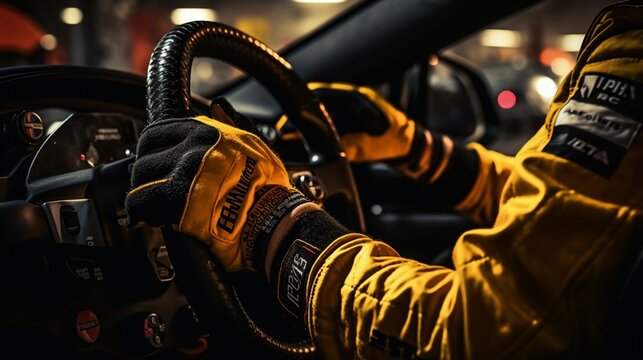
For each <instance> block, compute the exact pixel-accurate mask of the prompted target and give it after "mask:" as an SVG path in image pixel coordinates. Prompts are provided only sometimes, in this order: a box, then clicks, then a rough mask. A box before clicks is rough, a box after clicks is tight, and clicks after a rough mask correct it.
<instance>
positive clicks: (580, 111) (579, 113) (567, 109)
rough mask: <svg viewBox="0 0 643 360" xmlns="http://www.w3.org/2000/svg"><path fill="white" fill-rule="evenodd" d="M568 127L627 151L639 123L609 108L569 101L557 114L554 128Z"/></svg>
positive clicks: (636, 132) (638, 127) (639, 126)
mask: <svg viewBox="0 0 643 360" xmlns="http://www.w3.org/2000/svg"><path fill="white" fill-rule="evenodd" d="M559 125H568V126H573V127H575V128H578V129H581V130H584V131H587V132H589V133H592V134H594V135H596V136H599V137H601V138H603V139H605V140H607V141H610V142H612V143H614V144H616V145H619V146H621V147H623V148H626V149H629V148H630V146H631V145H632V141H634V138H635V137H636V134H638V132H639V130H640V128H641V123H639V122H638V121H636V120H634V119H631V118H629V117H627V116H625V115H623V114H620V113H618V112H616V111H614V110H612V109H610V108H607V107H604V106H600V105H595V104H589V103H583V102H579V101H576V100H570V101H569V102H568V103H567V104H565V106H564V107H563V108H562V109H561V110H560V112H559V113H558V117H557V118H556V123H555V125H554V126H559Z"/></svg>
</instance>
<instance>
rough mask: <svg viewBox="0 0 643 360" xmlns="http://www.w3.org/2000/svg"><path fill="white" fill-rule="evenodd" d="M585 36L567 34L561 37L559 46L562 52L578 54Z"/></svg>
mask: <svg viewBox="0 0 643 360" xmlns="http://www.w3.org/2000/svg"><path fill="white" fill-rule="evenodd" d="M584 38H585V35H583V34H566V35H561V36H560V38H559V40H558V46H559V47H560V49H561V50H564V51H569V52H578V50H580V46H581V44H582V43H583V39H584Z"/></svg>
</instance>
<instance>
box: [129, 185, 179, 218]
mask: <svg viewBox="0 0 643 360" xmlns="http://www.w3.org/2000/svg"><path fill="white" fill-rule="evenodd" d="M182 187H185V184H181V183H180V182H176V181H174V180H172V181H169V180H168V181H166V182H162V183H157V184H156V185H151V186H147V187H143V188H138V189H134V190H132V191H131V192H130V193H129V194H127V197H126V198H125V213H126V214H127V224H128V225H129V226H134V225H136V224H138V223H140V222H144V223H146V224H147V225H149V226H162V225H172V224H178V223H179V221H180V220H181V216H182V214H183V206H184V205H185V200H186V196H187V193H186V192H184V191H176V190H177V189H180V188H182ZM188 187H189V184H188Z"/></svg>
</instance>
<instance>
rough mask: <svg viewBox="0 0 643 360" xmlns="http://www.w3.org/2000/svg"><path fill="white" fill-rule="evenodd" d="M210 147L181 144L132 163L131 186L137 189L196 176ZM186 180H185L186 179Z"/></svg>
mask: <svg viewBox="0 0 643 360" xmlns="http://www.w3.org/2000/svg"><path fill="white" fill-rule="evenodd" d="M209 148H210V145H209V144H208V145H197V146H190V145H188V144H186V143H181V144H179V145H177V146H175V147H173V148H170V149H166V150H164V151H159V152H155V153H153V154H148V155H146V156H145V157H143V158H141V159H139V160H138V161H136V162H135V163H134V167H133V168H132V174H131V181H132V186H134V187H137V186H141V185H143V184H147V183H150V182H153V181H157V180H160V179H166V178H183V177H185V176H186V175H187V174H190V175H193V174H196V172H197V170H198V168H199V166H200V164H201V160H202V158H203V156H204V154H205V153H206V152H207V150H208V149H209ZM186 180H187V179H186Z"/></svg>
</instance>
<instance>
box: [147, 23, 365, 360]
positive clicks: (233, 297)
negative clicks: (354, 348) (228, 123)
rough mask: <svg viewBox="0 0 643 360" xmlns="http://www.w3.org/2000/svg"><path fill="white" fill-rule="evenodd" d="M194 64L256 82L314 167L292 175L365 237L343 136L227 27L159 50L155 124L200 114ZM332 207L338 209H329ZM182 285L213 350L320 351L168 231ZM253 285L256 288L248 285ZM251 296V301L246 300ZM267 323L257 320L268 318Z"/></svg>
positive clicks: (197, 26)
mask: <svg viewBox="0 0 643 360" xmlns="http://www.w3.org/2000/svg"><path fill="white" fill-rule="evenodd" d="M194 57H212V58H215V59H218V60H222V61H225V62H227V63H229V64H230V65H233V66H235V67H237V68H239V69H241V70H243V71H245V72H246V73H248V74H249V75H251V76H252V77H254V78H255V79H257V80H258V81H259V82H260V83H261V84H262V85H263V86H264V87H265V88H266V89H267V90H268V91H269V92H270V93H271V94H272V95H273V96H274V98H275V99H276V100H277V101H278V103H279V104H280V105H281V107H282V109H283V111H284V112H285V113H286V115H287V116H288V119H289V120H290V121H292V123H293V124H294V125H295V127H297V128H298V130H299V131H300V132H301V134H302V135H303V139H304V143H305V149H306V151H307V158H308V162H307V163H306V164H297V165H293V166H289V165H288V164H286V167H287V169H288V170H293V168H296V169H295V170H302V169H305V170H306V171H308V172H310V173H311V174H312V175H313V176H314V177H313V178H317V179H319V180H320V181H321V182H322V183H323V186H324V188H325V202H324V203H325V205H326V208H327V210H329V212H330V213H331V214H332V215H334V216H335V217H336V218H338V220H339V221H340V222H342V223H344V224H345V225H347V226H349V227H351V228H352V229H355V230H357V231H364V220H363V216H362V212H361V207H360V204H359V198H358V195H357V190H356V187H355V183H354V180H353V175H352V173H351V168H350V166H349V164H348V161H347V159H346V157H345V155H344V153H343V151H342V149H341V146H340V145H339V142H338V136H337V132H336V131H335V128H334V126H333V124H332V122H331V120H330V118H329V117H328V114H327V113H326V111H325V110H324V108H323V106H322V105H321V103H320V102H319V100H318V99H317V98H316V97H315V96H314V94H313V93H312V92H311V91H310V90H309V89H308V87H307V86H306V84H305V83H304V82H303V81H302V80H301V79H300V78H299V77H298V76H297V74H296V73H295V72H294V71H293V69H292V67H291V66H290V64H288V63H287V62H286V61H285V60H284V59H283V58H281V57H280V56H279V55H278V54H277V53H276V52H275V51H273V50H272V49H270V48H269V47H268V46H266V45H265V44H263V43H262V42H260V41H259V40H257V39H254V38H253V37H251V36H249V35H247V34H245V33H243V32H241V31H239V30H237V29H235V28H232V27H229V26H226V25H223V24H220V23H215V22H204V21H196V22H191V23H187V24H184V25H181V26H178V27H176V28H174V29H173V30H171V31H170V32H168V33H167V34H166V35H165V36H164V37H163V38H162V39H161V40H160V41H159V43H158V44H157V46H156V48H155V50H154V53H153V54H152V58H151V60H150V65H149V68H148V75H147V111H148V121H149V123H150V124H151V123H154V122H156V121H160V120H164V119H170V118H186V117H191V116H194V115H196V112H195V110H194V109H193V107H192V98H191V96H190V70H191V66H192V61H193V59H194ZM331 204H332V206H331ZM164 237H165V241H166V243H167V246H168V250H169V253H170V256H171V258H172V262H173V264H174V267H175V269H176V274H177V281H178V284H179V286H180V287H181V289H182V291H183V292H184V294H185V296H186V297H187V298H188V300H189V301H190V304H191V305H192V308H193V309H194V312H195V313H196V315H197V317H198V318H199V320H200V321H201V322H202V323H203V324H204V327H205V328H206V329H207V330H208V331H209V333H210V334H211V340H210V342H211V344H213V345H214V346H218V347H221V348H226V347H228V348H229V344H231V343H238V339H243V340H245V341H246V342H245V344H244V346H243V349H229V350H230V351H231V353H232V354H233V355H235V356H239V354H240V352H241V353H244V352H247V353H248V355H255V356H256V355H259V354H260V355H261V356H262V357H263V358H265V357H267V358H312V357H315V356H316V355H317V352H316V350H315V347H314V345H313V344H312V341H311V339H310V337H309V335H308V333H307V331H306V330H305V329H304V328H303V326H301V324H295V323H289V321H288V319H287V318H285V317H282V316H280V315H279V310H278V308H277V306H278V305H276V304H275V307H273V309H274V310H273V309H266V305H265V304H261V305H259V306H263V309H261V310H260V311H255V310H253V309H252V305H248V303H247V300H244V298H245V299H248V298H253V296H252V292H253V291H255V290H256V289H257V287H262V286H263V287H266V288H265V289H261V290H259V291H264V292H265V291H270V290H269V289H268V288H267V285H266V284H261V282H260V281H259V280H258V279H257V278H256V277H255V276H253V275H252V274H227V273H225V272H224V271H223V269H222V267H221V266H220V265H219V264H218V261H217V259H216V258H214V256H213V255H211V253H210V251H209V250H208V249H207V247H206V246H205V245H204V244H202V243H201V242H200V241H198V240H195V239H192V238H188V237H187V236H184V235H181V234H178V233H176V232H174V231H173V230H171V229H165V230H164ZM248 284H252V285H248ZM244 294H245V295H244ZM262 317H263V319H258V318H262Z"/></svg>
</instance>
